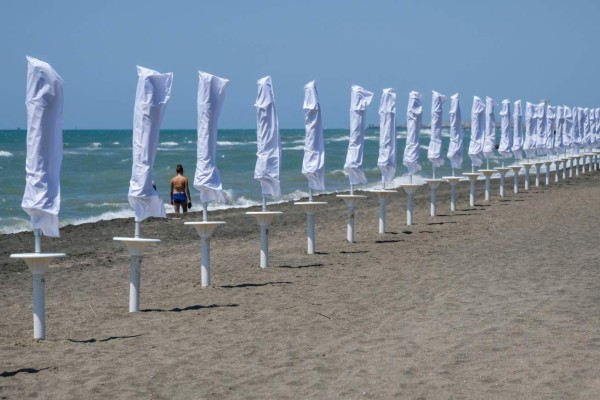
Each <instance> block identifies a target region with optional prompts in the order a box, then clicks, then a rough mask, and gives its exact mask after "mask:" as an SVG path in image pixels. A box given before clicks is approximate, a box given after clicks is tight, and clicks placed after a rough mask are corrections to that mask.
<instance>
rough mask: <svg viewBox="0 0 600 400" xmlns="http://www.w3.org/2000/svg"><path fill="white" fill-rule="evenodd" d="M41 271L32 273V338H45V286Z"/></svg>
mask: <svg viewBox="0 0 600 400" xmlns="http://www.w3.org/2000/svg"><path fill="white" fill-rule="evenodd" d="M45 283H46V282H45V279H44V273H43V272H34V273H33V338H34V339H45V338H46V287H45Z"/></svg>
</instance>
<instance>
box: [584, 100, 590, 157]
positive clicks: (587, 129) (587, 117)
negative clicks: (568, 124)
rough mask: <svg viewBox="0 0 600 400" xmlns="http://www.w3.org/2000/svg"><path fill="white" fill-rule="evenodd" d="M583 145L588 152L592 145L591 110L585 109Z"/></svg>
mask: <svg viewBox="0 0 600 400" xmlns="http://www.w3.org/2000/svg"><path fill="white" fill-rule="evenodd" d="M583 144H584V146H585V148H586V149H587V150H589V149H590V145H591V144H592V130H591V126H590V109H589V108H584V109H583Z"/></svg>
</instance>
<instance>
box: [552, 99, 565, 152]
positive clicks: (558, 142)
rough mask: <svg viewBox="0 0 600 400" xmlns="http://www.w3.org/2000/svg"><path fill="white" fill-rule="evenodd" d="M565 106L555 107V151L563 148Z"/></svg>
mask: <svg viewBox="0 0 600 400" xmlns="http://www.w3.org/2000/svg"><path fill="white" fill-rule="evenodd" d="M564 131H565V108H564V107H563V106H557V107H556V135H555V137H554V148H555V149H556V151H557V152H561V151H562V150H563V149H564V148H565V138H564Z"/></svg>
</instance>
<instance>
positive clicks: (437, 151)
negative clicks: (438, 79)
mask: <svg viewBox="0 0 600 400" xmlns="http://www.w3.org/2000/svg"><path fill="white" fill-rule="evenodd" d="M446 99H447V97H446V96H444V95H443V94H440V93H438V92H436V91H432V96H431V139H430V141H429V149H428V150H427V158H428V159H429V161H430V162H431V164H432V165H433V166H434V167H436V168H439V167H441V166H442V165H444V158H443V157H442V111H443V110H442V105H443V104H444V103H445V102H446Z"/></svg>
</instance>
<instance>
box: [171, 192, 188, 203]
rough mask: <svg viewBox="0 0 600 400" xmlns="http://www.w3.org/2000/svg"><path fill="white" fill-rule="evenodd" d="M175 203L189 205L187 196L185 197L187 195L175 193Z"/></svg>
mask: <svg viewBox="0 0 600 400" xmlns="http://www.w3.org/2000/svg"><path fill="white" fill-rule="evenodd" d="M173 203H175V204H185V203H187V196H186V195H185V193H174V194H173Z"/></svg>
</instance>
